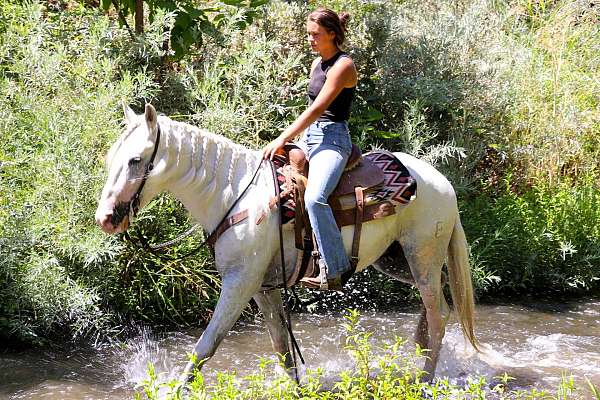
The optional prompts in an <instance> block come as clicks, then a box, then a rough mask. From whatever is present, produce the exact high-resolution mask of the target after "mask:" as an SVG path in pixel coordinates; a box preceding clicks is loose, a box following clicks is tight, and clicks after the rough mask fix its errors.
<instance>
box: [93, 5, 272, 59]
mask: <svg viewBox="0 0 600 400" xmlns="http://www.w3.org/2000/svg"><path fill="white" fill-rule="evenodd" d="M138 2H140V3H141V7H142V10H143V5H144V4H147V7H148V8H149V19H150V22H151V23H152V22H154V19H155V17H156V13H157V11H158V10H162V11H163V12H167V13H170V14H171V15H172V16H173V20H172V25H171V26H165V28H166V29H169V30H170V35H169V39H170V43H171V49H172V50H173V56H174V57H175V58H177V59H179V58H181V57H183V56H184V55H186V54H189V53H190V52H191V51H192V46H201V45H202V37H203V35H210V36H217V37H218V36H219V35H220V29H221V28H222V27H223V24H222V21H223V19H224V18H226V17H227V16H229V15H231V13H235V14H237V15H238V16H239V19H238V21H237V24H236V26H237V27H238V28H239V29H244V28H246V27H247V26H248V25H249V24H251V23H252V21H253V19H254V17H255V16H256V13H257V11H256V9H257V8H258V7H260V6H262V5H264V4H265V3H267V0H224V1H223V2H222V3H214V2H205V5H204V6H201V5H200V4H201V2H198V1H192V0H102V2H101V4H100V5H101V7H102V9H104V10H106V11H108V10H109V9H110V8H111V6H112V7H114V8H115V9H116V11H117V13H118V15H119V22H120V23H121V24H123V25H127V17H128V16H129V15H134V16H135V18H136V26H135V30H136V33H140V34H141V33H143V31H144V25H143V19H144V15H143V11H142V15H141V16H139V15H136V14H137V11H136V3H138Z"/></svg>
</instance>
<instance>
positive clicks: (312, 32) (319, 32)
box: [306, 21, 335, 54]
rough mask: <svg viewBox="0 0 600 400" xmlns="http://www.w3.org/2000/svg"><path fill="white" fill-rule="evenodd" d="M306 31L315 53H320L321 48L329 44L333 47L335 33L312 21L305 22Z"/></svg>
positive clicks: (327, 46)
mask: <svg viewBox="0 0 600 400" xmlns="http://www.w3.org/2000/svg"><path fill="white" fill-rule="evenodd" d="M306 33H307V34H308V43H309V44H310V48H311V49H312V51H314V52H315V53H319V54H320V53H321V51H322V50H323V49H326V48H329V47H331V46H334V47H335V33H334V32H329V31H327V30H326V29H325V28H323V27H322V26H321V25H319V24H317V23H316V22H314V21H308V22H307V23H306Z"/></svg>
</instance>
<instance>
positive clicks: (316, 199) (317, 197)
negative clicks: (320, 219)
mask: <svg viewBox="0 0 600 400" xmlns="http://www.w3.org/2000/svg"><path fill="white" fill-rule="evenodd" d="M304 204H305V205H306V208H307V209H308V210H309V211H310V210H314V209H316V208H318V207H322V206H324V205H327V197H326V196H325V194H324V193H322V192H320V191H318V190H310V187H309V188H308V189H307V190H306V192H305V193H304Z"/></svg>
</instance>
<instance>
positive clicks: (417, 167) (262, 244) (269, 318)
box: [96, 105, 478, 379]
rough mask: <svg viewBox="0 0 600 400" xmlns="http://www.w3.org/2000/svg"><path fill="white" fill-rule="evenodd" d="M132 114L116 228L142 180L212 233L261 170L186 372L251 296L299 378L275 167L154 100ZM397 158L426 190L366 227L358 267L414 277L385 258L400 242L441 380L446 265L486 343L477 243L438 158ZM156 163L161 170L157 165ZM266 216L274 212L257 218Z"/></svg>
mask: <svg viewBox="0 0 600 400" xmlns="http://www.w3.org/2000/svg"><path fill="white" fill-rule="evenodd" d="M124 111H125V122H126V128H125V130H124V131H123V133H122V134H121V136H120V138H119V139H118V141H117V142H116V143H115V144H114V145H113V146H112V148H111V149H110V151H109V153H108V155H107V166H108V167H109V173H108V179H107V181H106V184H105V185H104V189H103V191H102V196H101V199H100V203H99V205H98V209H97V211H96V222H97V223H98V224H99V225H100V227H101V228H102V230H103V231H104V232H106V233H109V234H113V233H118V232H123V231H125V230H126V229H127V228H128V226H129V223H130V220H131V218H132V217H133V216H132V215H131V207H129V205H130V204H131V200H132V198H133V197H134V196H135V194H136V193H138V192H139V190H140V186H142V188H143V190H142V191H141V195H140V198H139V206H141V207H143V206H144V205H145V204H147V203H148V202H149V201H150V200H151V199H152V198H153V197H155V196H156V195H157V194H158V193H160V192H162V191H169V192H171V193H173V194H174V195H175V196H176V197H177V198H178V199H179V200H180V201H181V202H182V203H183V204H184V206H185V207H186V208H187V209H188V211H189V212H190V213H191V214H192V216H193V217H194V218H195V219H196V220H197V221H198V222H199V223H200V224H201V225H202V227H204V228H205V229H206V230H207V231H209V232H212V231H213V230H214V229H215V228H216V227H217V224H218V223H219V221H220V220H221V219H222V218H223V216H224V214H225V213H226V212H227V210H228V209H229V207H230V206H231V205H232V204H233V203H234V202H235V200H236V199H237V198H238V197H239V196H240V195H241V194H242V192H243V191H244V188H246V186H247V185H248V184H250V182H251V181H252V177H253V175H254V172H255V171H256V170H257V169H258V174H257V175H256V178H255V180H254V182H253V184H251V185H250V187H249V189H248V190H247V191H246V192H245V193H244V194H243V195H242V196H241V198H240V199H239V202H238V203H237V205H236V206H235V207H234V209H233V210H231V214H234V213H236V212H239V211H240V210H244V209H247V210H248V213H249V217H248V219H246V220H245V221H244V222H243V223H240V224H237V225H235V226H233V227H231V228H230V229H228V230H227V231H225V233H224V234H223V235H222V236H220V238H219V239H218V241H217V242H216V245H215V248H214V250H215V263H216V268H217V270H218V272H219V274H220V276H221V278H222V289H221V293H220V296H219V300H218V303H217V306H216V308H215V310H214V314H213V317H212V319H211V320H210V322H209V324H208V326H207V328H206V330H205V331H204V332H203V334H202V336H201V337H200V339H199V340H198V342H197V343H196V345H195V347H194V350H193V355H194V356H195V357H194V359H195V360H197V361H190V362H188V364H187V366H186V368H185V371H184V376H183V377H184V378H185V379H188V378H189V377H190V374H191V372H192V371H193V369H194V368H200V367H201V365H202V364H203V363H204V361H205V360H207V359H209V358H210V357H211V356H212V355H213V354H214V353H215V351H216V349H217V347H218V346H219V344H220V342H221V340H222V339H223V338H224V337H225V335H226V334H227V332H228V331H229V330H230V329H231V327H232V326H233V324H234V323H235V322H236V320H237V319H238V318H239V316H240V314H241V312H242V310H243V309H244V307H245V306H246V305H247V303H248V301H249V300H250V299H251V298H254V300H255V301H256V303H257V304H258V306H259V307H260V309H261V311H262V313H263V314H264V317H265V322H266V325H267V327H268V330H269V333H270V336H271V342H272V345H273V349H274V351H275V352H277V353H278V354H279V355H280V357H282V359H283V361H284V364H285V366H286V368H287V369H288V373H290V375H292V376H294V375H295V373H296V371H293V368H292V360H291V357H290V355H289V354H290V351H289V341H288V334H287V331H286V329H285V323H284V321H283V318H284V313H283V306H282V299H281V295H280V291H279V290H271V291H261V287H263V285H267V284H271V285H273V284H277V283H279V284H281V282H282V279H281V278H282V277H281V276H280V274H278V271H280V265H279V264H280V250H279V237H278V229H279V228H278V220H279V218H278V216H277V212H276V211H272V210H270V209H269V206H268V203H269V200H270V199H271V197H272V196H274V194H275V191H274V190H275V189H274V184H273V178H272V174H271V170H270V167H268V166H267V165H266V163H262V156H261V153H260V152H258V151H255V150H250V149H247V148H244V147H243V146H241V145H238V144H235V143H233V142H232V141H230V140H228V139H226V138H224V137H222V136H218V135H215V134H212V133H210V132H207V131H205V130H202V129H199V128H196V127H194V126H191V125H188V124H185V123H181V122H176V121H173V120H171V119H169V118H167V117H165V116H157V114H156V110H155V109H154V107H152V106H151V105H146V109H145V114H144V115H136V114H135V113H134V112H133V111H132V110H131V109H130V108H129V107H128V106H124ZM157 138H158V139H159V141H158V142H157V141H156V140H157ZM395 156H396V157H398V158H399V159H400V161H401V162H402V163H403V164H404V165H405V166H406V167H407V168H408V170H409V171H410V173H411V175H412V176H413V177H414V178H415V179H416V180H417V183H418V196H417V198H416V199H415V200H413V201H412V202H411V203H410V204H409V205H407V206H403V207H399V208H398V209H397V210H396V214H395V215H391V216H388V217H385V218H382V219H375V220H373V221H370V222H366V223H364V224H363V227H362V239H361V243H360V244H361V245H360V251H359V259H360V261H359V263H358V267H357V271H361V270H363V269H365V268H366V267H367V266H369V265H372V264H373V265H374V266H375V267H376V268H378V269H380V270H381V271H382V272H384V273H386V274H388V275H390V276H392V277H395V278H397V279H400V280H405V279H402V277H401V276H400V275H399V273H398V271H399V266H398V265H391V266H390V265H385V264H383V263H382V264H377V260H378V259H379V258H380V257H381V256H382V254H384V252H386V250H387V249H388V248H389V247H390V245H391V244H392V243H394V242H398V243H399V244H400V246H401V250H400V252H399V254H398V257H397V259H404V258H402V257H401V256H402V251H403V254H404V257H405V260H406V261H407V262H408V265H409V267H410V271H411V273H412V277H413V279H414V280H410V283H412V284H414V285H415V286H416V287H417V288H418V290H419V292H420V294H421V298H422V301H423V304H424V311H423V313H422V314H421V318H420V320H419V323H418V326H417V332H416V334H415V341H416V343H418V344H419V345H421V347H423V348H427V349H429V350H430V353H429V354H428V358H427V360H426V362H425V371H426V372H428V376H429V378H433V376H434V373H435V367H436V364H437V360H438V356H439V352H440V347H441V344H442V338H443V337H444V333H445V325H446V322H447V319H448V316H449V307H448V304H447V303H446V300H445V298H444V295H443V292H442V282H441V281H442V266H443V264H444V262H446V264H447V267H448V273H449V283H450V288H451V293H452V300H453V304H454V308H455V310H456V311H457V314H458V320H459V321H460V324H461V326H462V330H463V333H464V335H465V336H466V338H467V339H468V340H469V341H470V342H471V344H472V345H473V346H474V347H475V348H476V349H477V347H478V344H477V341H476V339H475V335H474V322H473V316H474V301H473V288H472V283H471V275H470V274H471V271H470V267H469V263H468V256H467V243H466V239H465V235H464V232H463V228H462V226H461V223H460V218H459V214H458V208H457V204H456V196H455V193H454V190H453V188H452V186H451V184H450V183H449V182H448V180H447V179H446V178H445V177H444V176H443V175H442V174H440V173H439V172H438V171H437V170H436V169H435V168H433V167H432V166H431V165H429V164H427V163H425V162H423V161H421V160H418V159H416V158H414V157H412V156H410V155H407V154H403V153H395ZM150 163H153V168H147V166H148V164H150ZM261 163H262V165H261ZM148 169H151V171H148ZM144 175H147V179H145V178H144ZM142 178H143V179H142ZM265 213H266V215H267V217H266V218H264V219H263V220H262V222H261V223H260V224H258V223H256V221H257V220H258V219H259V217H260V216H264V214H265ZM342 234H343V238H344V245H345V247H346V251H347V252H348V254H350V248H351V244H352V236H353V227H351V226H349V227H344V228H343V229H342ZM283 238H284V248H285V252H284V253H285V256H286V265H288V266H292V265H294V264H295V258H296V256H297V253H296V251H295V246H294V230H293V227H292V226H291V224H287V225H286V226H284V227H283ZM400 246H395V247H396V248H400ZM290 269H291V268H288V272H289V273H291V271H289V270H290Z"/></svg>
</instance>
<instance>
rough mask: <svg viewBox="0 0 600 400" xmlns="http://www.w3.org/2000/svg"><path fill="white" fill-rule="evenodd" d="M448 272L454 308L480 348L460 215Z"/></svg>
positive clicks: (467, 256) (455, 228)
mask: <svg viewBox="0 0 600 400" xmlns="http://www.w3.org/2000/svg"><path fill="white" fill-rule="evenodd" d="M447 265H448V274H449V280H450V293H451V295H452V302H453V303H454V309H455V310H456V313H457V315H458V320H459V322H460V325H461V327H462V331H463V334H464V335H465V337H466V338H467V339H469V342H471V345H473V347H474V348H475V350H477V351H480V350H479V343H478V341H477V338H475V332H474V328H475V323H474V320H473V317H474V315H475V300H474V299H473V283H472V282H471V267H470V266H469V254H468V252H467V239H466V238H465V231H464V230H463V227H462V224H461V223H460V217H459V216H457V217H456V222H455V223H454V230H453V231H452V237H451V238H450V245H449V246H448V264H447Z"/></svg>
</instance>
